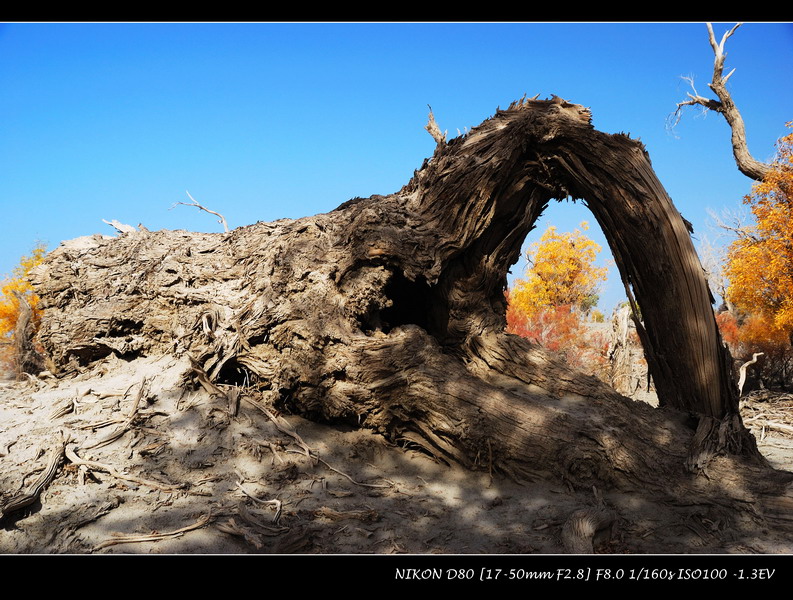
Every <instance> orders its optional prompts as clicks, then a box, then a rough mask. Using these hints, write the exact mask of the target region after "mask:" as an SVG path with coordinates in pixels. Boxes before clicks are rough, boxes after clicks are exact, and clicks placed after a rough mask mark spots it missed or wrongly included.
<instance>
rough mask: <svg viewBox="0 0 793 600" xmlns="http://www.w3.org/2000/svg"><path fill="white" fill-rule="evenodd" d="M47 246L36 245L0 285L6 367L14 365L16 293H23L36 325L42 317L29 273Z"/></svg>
mask: <svg viewBox="0 0 793 600" xmlns="http://www.w3.org/2000/svg"><path fill="white" fill-rule="evenodd" d="M46 251H47V247H46V245H45V244H43V243H39V244H37V245H36V246H35V248H34V249H33V251H32V252H31V253H30V255H29V256H23V257H22V258H21V259H20V261H19V264H18V265H17V266H16V268H15V269H14V272H13V275H12V276H11V277H9V278H7V279H6V280H5V281H4V282H3V284H2V287H0V343H2V345H0V363H2V366H3V367H5V368H6V369H8V368H12V367H13V365H14V356H13V351H12V348H13V344H12V342H13V336H14V331H15V329H16V326H17V319H18V318H19V313H20V305H19V299H18V298H17V295H16V294H19V295H21V296H22V297H23V298H24V299H25V300H26V301H27V303H28V305H29V306H30V308H31V310H32V312H33V322H34V326H36V324H37V323H38V322H39V320H40V319H41V308H40V307H39V297H38V296H36V294H34V293H33V287H32V286H31V284H30V281H29V280H28V275H29V273H30V271H31V269H33V267H35V266H37V265H39V264H41V261H42V260H43V259H44V254H45V253H46Z"/></svg>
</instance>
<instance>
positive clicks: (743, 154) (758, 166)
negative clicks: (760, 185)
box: [672, 23, 771, 181]
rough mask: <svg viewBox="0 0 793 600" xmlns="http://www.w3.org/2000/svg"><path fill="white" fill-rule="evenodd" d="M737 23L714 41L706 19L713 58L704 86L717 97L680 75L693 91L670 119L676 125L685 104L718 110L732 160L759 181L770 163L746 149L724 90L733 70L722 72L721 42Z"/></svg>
mask: <svg viewBox="0 0 793 600" xmlns="http://www.w3.org/2000/svg"><path fill="white" fill-rule="evenodd" d="M741 25H742V23H736V24H735V26H734V27H733V28H732V29H730V30H729V31H727V32H726V33H725V34H724V36H723V37H722V38H721V42H719V43H717V42H716V36H715V35H714V33H713V27H712V26H711V24H710V23H708V24H707V26H708V39H709V41H710V46H711V48H713V54H714V55H715V59H714V61H713V80H712V81H711V82H710V83H709V84H708V87H709V88H710V89H711V90H713V92H714V93H715V94H716V96H717V97H718V98H719V99H718V100H713V99H711V98H705V97H703V96H700V95H699V94H698V93H697V90H696V89H695V88H694V82H693V78H691V77H684V78H683V79H685V80H686V81H688V82H689V85H691V89H692V91H693V92H694V93H693V94H692V93H688V94H686V95H687V96H688V100H684V101H683V102H678V103H677V108H676V109H675V112H674V113H673V121H674V122H673V123H672V126H673V127H674V125H677V123H678V122H680V117H681V114H682V110H683V108H684V107H686V106H702V107H704V108H705V109H707V110H712V111H714V112H717V113H721V114H722V115H723V116H724V118H725V119H726V120H727V123H728V124H729V126H730V130H731V131H732V152H733V155H734V156H735V162H736V164H737V165H738V170H739V171H740V172H741V173H743V174H744V175H746V176H747V177H749V178H750V179H754V180H756V181H762V179H763V178H764V177H765V175H766V173H768V171H770V170H771V165H769V164H766V163H762V162H760V161H758V160H756V159H755V158H754V157H752V155H751V154H750V153H749V147H748V145H747V143H746V127H745V125H744V122H743V117H741V113H740V112H739V111H738V107H737V106H736V105H735V102H733V99H732V96H731V95H730V93H729V92H728V91H727V80H729V78H730V77H731V76H732V74H733V73H735V69H732V71H730V72H729V73H727V75H723V73H724V60H725V59H726V58H727V53H726V52H724V45H725V43H726V42H727V40H728V39H729V38H730V36H732V34H733V33H735V31H736V30H737V29H738V27H740V26H741Z"/></svg>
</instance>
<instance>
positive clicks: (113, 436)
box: [85, 378, 148, 449]
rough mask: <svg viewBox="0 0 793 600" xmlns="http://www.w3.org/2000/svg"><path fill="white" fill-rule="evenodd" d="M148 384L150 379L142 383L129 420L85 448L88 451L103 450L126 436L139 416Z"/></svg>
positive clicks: (128, 416)
mask: <svg viewBox="0 0 793 600" xmlns="http://www.w3.org/2000/svg"><path fill="white" fill-rule="evenodd" d="M147 383H148V379H146V378H144V379H143V381H141V382H140V389H139V390H138V395H137V396H135V402H134V403H133V404H132V409H131V410H130V412H129V415H127V418H126V419H124V421H123V423H122V424H121V427H119V428H118V429H116V430H115V431H113V432H111V433H109V434H108V435H106V436H105V437H103V438H102V439H100V440H98V441H96V442H94V443H93V444H91V445H90V446H86V447H85V448H86V449H89V448H101V447H102V446H107V445H108V444H111V443H113V442H115V441H116V440H117V439H118V438H120V437H121V436H122V435H124V434H125V433H126V432H127V430H128V429H129V428H130V425H131V424H132V421H133V420H134V419H135V417H136V416H137V412H138V405H139V404H140V400H141V398H143V394H144V392H145V390H146V384H147ZM128 391H129V390H128Z"/></svg>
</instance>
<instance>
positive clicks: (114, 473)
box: [66, 447, 184, 492]
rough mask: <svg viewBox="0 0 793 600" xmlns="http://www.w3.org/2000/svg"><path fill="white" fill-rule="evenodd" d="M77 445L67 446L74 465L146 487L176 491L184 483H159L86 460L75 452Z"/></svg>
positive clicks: (68, 454)
mask: <svg viewBox="0 0 793 600" xmlns="http://www.w3.org/2000/svg"><path fill="white" fill-rule="evenodd" d="M75 450H76V448H75V447H67V448H66V458H68V459H69V460H70V461H71V462H72V463H73V464H74V465H77V466H81V465H84V466H86V467H88V468H89V469H93V470H95V471H102V472H104V473H108V474H109V475H112V476H113V477H115V478H117V479H123V480H124V481H131V482H133V483H139V484H140V485H145V486H146V487H151V488H154V489H157V490H162V491H164V492H176V491H178V490H179V489H181V488H182V487H184V486H183V485H167V484H163V483H159V482H157V481H151V480H148V479H143V478H141V477H135V476H134V475H124V474H123V473H120V472H119V471H117V470H116V469H114V468H113V467H111V466H110V465H106V464H103V463H100V462H96V461H94V460H84V459H82V458H80V457H79V456H77V454H76V452H75Z"/></svg>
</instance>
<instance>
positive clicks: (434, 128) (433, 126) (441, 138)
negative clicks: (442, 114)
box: [424, 104, 446, 146]
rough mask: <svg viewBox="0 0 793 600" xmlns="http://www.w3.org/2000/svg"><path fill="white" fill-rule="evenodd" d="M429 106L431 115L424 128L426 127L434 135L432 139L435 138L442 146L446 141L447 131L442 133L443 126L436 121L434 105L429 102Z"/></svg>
mask: <svg viewBox="0 0 793 600" xmlns="http://www.w3.org/2000/svg"><path fill="white" fill-rule="evenodd" d="M427 107H428V108H429V109H430V116H429V119H428V121H427V124H426V125H425V126H424V129H426V130H427V131H428V132H429V134H430V135H431V136H432V139H434V140H435V142H436V143H437V144H438V145H439V146H441V145H443V144H445V143H446V132H445V131H444V132H443V133H441V128H440V127H438V123H437V121H435V115H434V114H433V112H432V107H431V106H430V105H429V104H427Z"/></svg>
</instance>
